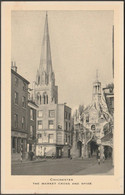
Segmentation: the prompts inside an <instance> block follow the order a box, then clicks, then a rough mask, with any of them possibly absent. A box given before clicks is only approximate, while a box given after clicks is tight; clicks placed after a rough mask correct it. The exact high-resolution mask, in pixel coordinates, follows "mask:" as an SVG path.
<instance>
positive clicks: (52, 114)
mask: <svg viewBox="0 0 125 195" xmlns="http://www.w3.org/2000/svg"><path fill="white" fill-rule="evenodd" d="M49 117H50V118H55V110H49Z"/></svg>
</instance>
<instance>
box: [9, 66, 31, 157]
mask: <svg viewBox="0 0 125 195" xmlns="http://www.w3.org/2000/svg"><path fill="white" fill-rule="evenodd" d="M28 84H29V82H28V81H27V80H26V79H24V78H23V77H22V76H21V75H19V74H18V73H17V72H15V71H14V70H12V69H11V148H12V159H13V153H14V154H15V153H20V151H21V147H22V152H23V153H25V152H26V146H27V134H28V112H27V111H28V104H27V102H28ZM15 92H16V93H17V94H18V98H17V99H18V102H15ZM23 97H24V98H25V100H24V101H25V103H24V104H25V105H23V103H22V98H23ZM15 114H16V115H17V116H18V121H17V122H16V124H17V125H16V126H15V118H14V115H15ZM22 117H24V118H25V120H24V125H23V126H22Z"/></svg>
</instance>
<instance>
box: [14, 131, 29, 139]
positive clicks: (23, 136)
mask: <svg viewBox="0 0 125 195" xmlns="http://www.w3.org/2000/svg"><path fill="white" fill-rule="evenodd" d="M11 135H12V136H13V137H21V138H27V134H24V133H21V132H16V131H12V132H11Z"/></svg>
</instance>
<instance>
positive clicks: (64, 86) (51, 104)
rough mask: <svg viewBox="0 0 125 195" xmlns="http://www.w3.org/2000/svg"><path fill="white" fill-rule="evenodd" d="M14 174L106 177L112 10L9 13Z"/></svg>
mask: <svg viewBox="0 0 125 195" xmlns="http://www.w3.org/2000/svg"><path fill="white" fill-rule="evenodd" d="M11 33H12V34H11V44H12V45H11V55H12V61H11V127H12V129H11V141H12V143H11V144H12V145H11V149H12V153H11V160H12V174H13V175H84V174H89V175H90V174H91V175H94V174H100V175H102V174H103V175H112V174H113V168H114V161H113V153H114V151H113V129H114V82H113V78H114V25H113V11H51V10H50V11H47V10H46V11H12V12H11Z"/></svg>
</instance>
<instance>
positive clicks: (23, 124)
mask: <svg viewBox="0 0 125 195" xmlns="http://www.w3.org/2000/svg"><path fill="white" fill-rule="evenodd" d="M22 129H25V117H24V116H23V117H22Z"/></svg>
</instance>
